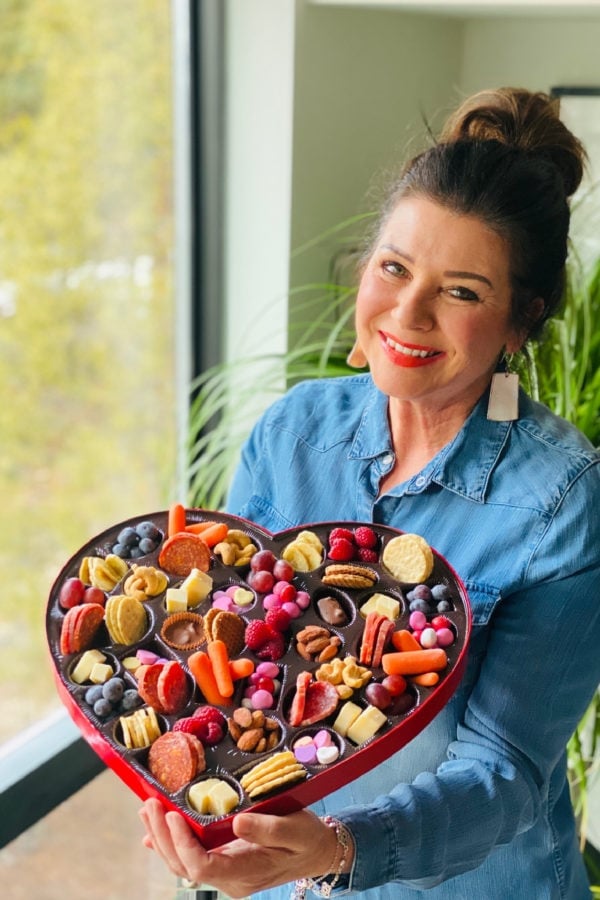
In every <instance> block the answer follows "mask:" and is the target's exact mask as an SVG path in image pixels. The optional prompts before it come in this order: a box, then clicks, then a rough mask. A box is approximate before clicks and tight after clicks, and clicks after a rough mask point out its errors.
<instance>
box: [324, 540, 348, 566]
mask: <svg viewBox="0 0 600 900" xmlns="http://www.w3.org/2000/svg"><path fill="white" fill-rule="evenodd" d="M354 552H355V550H354V544H353V543H351V542H350V541H348V540H346V538H343V537H342V538H337V539H336V540H334V541H331V542H330V545H329V553H328V554H327V555H328V557H329V558H330V559H336V560H338V561H339V562H348V560H350V559H354Z"/></svg>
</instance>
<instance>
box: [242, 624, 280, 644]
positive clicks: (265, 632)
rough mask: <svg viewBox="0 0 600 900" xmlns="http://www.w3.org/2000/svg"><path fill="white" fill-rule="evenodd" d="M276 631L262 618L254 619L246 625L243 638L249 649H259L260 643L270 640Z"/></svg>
mask: <svg viewBox="0 0 600 900" xmlns="http://www.w3.org/2000/svg"><path fill="white" fill-rule="evenodd" d="M275 633H276V632H274V631H273V629H272V628H271V626H270V625H267V623H266V622H263V621H262V619H255V620H254V621H253V622H250V624H249V625H247V626H246V632H245V639H246V646H247V647H249V648H250V650H259V649H260V648H261V647H262V645H263V644H264V643H265V642H266V641H268V640H270V639H271V638H272V637H273V635H274V634H275Z"/></svg>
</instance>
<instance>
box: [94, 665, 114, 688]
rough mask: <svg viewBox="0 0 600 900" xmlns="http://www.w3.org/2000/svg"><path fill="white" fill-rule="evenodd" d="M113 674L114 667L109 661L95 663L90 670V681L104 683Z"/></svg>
mask: <svg viewBox="0 0 600 900" xmlns="http://www.w3.org/2000/svg"><path fill="white" fill-rule="evenodd" d="M112 676H113V667H112V666H109V665H108V663H94V666H93V668H92V671H91V672H90V681H91V682H92V684H104V683H105V682H106V681H108V679H109V678H112Z"/></svg>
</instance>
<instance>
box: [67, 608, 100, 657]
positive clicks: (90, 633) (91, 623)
mask: <svg viewBox="0 0 600 900" xmlns="http://www.w3.org/2000/svg"><path fill="white" fill-rule="evenodd" d="M103 621H104V607H103V606H101V605H100V604H99V603H83V604H81V606H73V607H72V608H71V609H70V610H69V611H68V612H67V614H66V616H65V617H64V619H63V623H62V629H61V633H60V652H61V653H63V654H65V655H67V654H68V653H81V651H82V650H88V649H89V648H90V647H91V646H92V643H93V641H94V638H95V637H96V632H97V631H98V629H99V628H100V626H101V625H102V622H103Z"/></svg>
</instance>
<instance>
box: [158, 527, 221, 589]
mask: <svg viewBox="0 0 600 900" xmlns="http://www.w3.org/2000/svg"><path fill="white" fill-rule="evenodd" d="M158 564H159V566H160V567H161V568H162V569H164V570H165V572H169V573H171V574H172V575H180V576H181V577H182V578H185V577H187V576H188V575H189V574H190V572H191V571H192V569H200V571H201V572H208V570H209V568H210V550H209V548H208V544H206V542H205V541H203V540H202V538H201V537H200V536H199V535H197V534H190V533H188V532H179V533H178V534H174V535H172V537H170V538H167V540H166V541H165V542H164V544H163V545H162V547H161V550H160V553H159V555H158Z"/></svg>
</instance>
